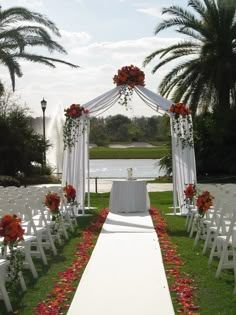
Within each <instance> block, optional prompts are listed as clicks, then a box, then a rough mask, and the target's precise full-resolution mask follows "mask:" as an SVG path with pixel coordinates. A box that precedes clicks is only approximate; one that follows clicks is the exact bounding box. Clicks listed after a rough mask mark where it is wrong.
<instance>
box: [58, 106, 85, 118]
mask: <svg viewBox="0 0 236 315" xmlns="http://www.w3.org/2000/svg"><path fill="white" fill-rule="evenodd" d="M64 112H65V116H66V117H71V118H79V117H80V116H81V115H82V113H85V114H88V113H89V110H88V109H85V108H84V107H83V106H80V104H72V105H71V106H70V107H68V108H67V109H64Z"/></svg>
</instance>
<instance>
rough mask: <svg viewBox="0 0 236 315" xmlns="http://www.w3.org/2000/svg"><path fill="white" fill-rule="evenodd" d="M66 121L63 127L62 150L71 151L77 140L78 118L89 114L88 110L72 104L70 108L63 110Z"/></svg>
mask: <svg viewBox="0 0 236 315" xmlns="http://www.w3.org/2000/svg"><path fill="white" fill-rule="evenodd" d="M64 113H65V117H66V121H65V124H64V126H63V140H64V149H66V148H69V149H71V148H72V147H73V146H74V145H75V142H76V140H77V137H78V132H79V126H80V117H81V116H82V115H83V114H85V115H87V114H88V113H89V110H88V109H85V108H84V107H83V106H80V104H72V105H71V106H70V107H68V108H67V109H65V110H64Z"/></svg>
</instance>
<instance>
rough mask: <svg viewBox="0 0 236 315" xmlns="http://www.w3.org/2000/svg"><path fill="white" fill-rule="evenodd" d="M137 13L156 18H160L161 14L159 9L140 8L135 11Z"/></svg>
mask: <svg viewBox="0 0 236 315" xmlns="http://www.w3.org/2000/svg"><path fill="white" fill-rule="evenodd" d="M136 10H137V11H138V12H141V13H144V14H146V15H151V16H155V17H158V18H162V13H161V10H160V9H159V8H140V9H136Z"/></svg>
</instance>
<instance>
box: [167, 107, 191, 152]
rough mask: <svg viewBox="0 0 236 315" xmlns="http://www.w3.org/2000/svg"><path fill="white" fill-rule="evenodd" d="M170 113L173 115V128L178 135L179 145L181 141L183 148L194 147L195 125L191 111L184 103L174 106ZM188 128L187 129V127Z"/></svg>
mask: <svg viewBox="0 0 236 315" xmlns="http://www.w3.org/2000/svg"><path fill="white" fill-rule="evenodd" d="M169 111H170V113H172V114H173V119H172V128H173V131H174V133H175V134H176V135H177V143H178V142H179V140H181V143H182V148H183V149H184V148H185V147H188V146H189V147H193V124H192V120H191V116H190V115H191V111H190V110H189V108H188V107H186V106H185V105H184V104H183V103H176V104H172V105H171V107H170V109H169ZM186 124H187V125H188V128H187V129H186V128H185V125H186Z"/></svg>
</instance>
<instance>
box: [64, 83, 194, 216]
mask: <svg viewBox="0 0 236 315" xmlns="http://www.w3.org/2000/svg"><path fill="white" fill-rule="evenodd" d="M121 88H122V87H119V86H118V87H115V88H114V89H112V90H111V91H109V92H106V93H104V94H102V95H101V96H98V97H96V98H95V99H93V100H91V101H90V102H88V103H85V104H83V107H84V108H85V109H88V110H89V115H84V114H83V115H82V116H81V118H80V122H81V123H80V126H79V133H78V139H77V142H76V144H75V146H74V147H72V148H71V150H69V149H66V150H64V158H63V174H62V184H63V185H65V184H66V183H68V184H71V185H73V186H74V187H75V189H76V192H77V197H76V198H77V202H78V203H79V204H80V208H81V209H82V211H84V208H85V203H84V200H85V192H86V179H89V156H88V141H89V139H88V134H89V130H88V125H89V124H88V119H89V117H88V116H98V115H101V114H103V113H104V112H105V111H106V110H108V109H109V108H110V107H112V106H113V105H114V104H115V103H116V102H117V101H118V100H119V97H120V89H121ZM134 91H135V92H136V93H137V95H138V96H139V97H140V98H141V99H142V100H143V101H144V103H145V104H147V105H148V106H149V107H151V108H152V109H153V110H155V112H157V110H159V109H161V110H162V112H163V111H164V112H165V113H167V114H168V115H169V116H170V122H171V135H172V166H173V187H174V189H173V190H174V191H173V197H174V213H176V209H177V207H178V208H179V209H180V213H181V214H185V213H186V209H185V206H184V190H185V188H186V185H187V184H189V183H196V165H195V153H194V147H193V146H185V147H184V148H183V146H182V141H181V139H178V137H177V135H176V133H175V131H174V130H173V128H172V120H173V117H172V114H170V113H169V108H170V106H171V105H172V104H173V102H171V101H170V100H167V99H164V98H163V97H161V96H159V95H157V94H156V93H154V92H152V91H150V90H148V89H147V88H145V87H143V86H136V87H135V88H134ZM180 121H181V124H182V126H183V127H184V128H185V129H186V130H188V123H187V122H186V120H181V118H180ZM183 136H184V134H183ZM88 182H89V180H88ZM88 187H89V186H88ZM88 192H89V188H88ZM88 198H89V200H90V197H88Z"/></svg>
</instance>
